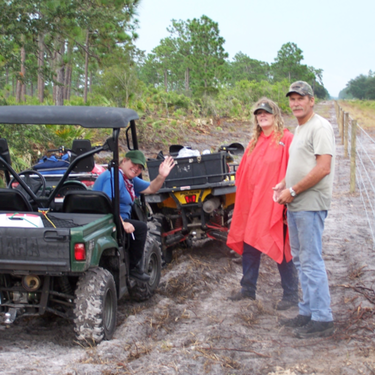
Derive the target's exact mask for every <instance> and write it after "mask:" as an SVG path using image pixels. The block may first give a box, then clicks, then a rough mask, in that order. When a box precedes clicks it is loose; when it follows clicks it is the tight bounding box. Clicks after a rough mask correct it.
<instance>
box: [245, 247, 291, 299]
mask: <svg viewBox="0 0 375 375" xmlns="http://www.w3.org/2000/svg"><path fill="white" fill-rule="evenodd" d="M261 255H262V253H261V252H260V251H259V250H257V249H256V248H255V247H252V246H250V245H249V244H247V243H244V248H243V254H242V268H243V277H242V279H241V286H242V289H241V292H242V293H243V294H245V295H248V296H251V297H253V298H255V292H256V289H257V280H258V275H259V265H260V257H261ZM277 267H278V269H279V273H280V277H281V286H282V288H283V291H284V293H283V300H288V301H293V302H298V277H297V271H296V268H295V266H294V264H293V262H292V261H290V262H288V263H287V262H286V261H285V259H284V260H283V262H282V263H281V264H277Z"/></svg>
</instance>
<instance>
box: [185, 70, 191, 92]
mask: <svg viewBox="0 0 375 375" xmlns="http://www.w3.org/2000/svg"><path fill="white" fill-rule="evenodd" d="M189 89H190V70H189V68H186V70H185V91H186V92H188V91H189Z"/></svg>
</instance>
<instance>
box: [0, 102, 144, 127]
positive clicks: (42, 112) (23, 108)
mask: <svg viewBox="0 0 375 375" xmlns="http://www.w3.org/2000/svg"><path fill="white" fill-rule="evenodd" d="M137 119H138V115H137V113H136V112H135V111H133V110H132V109H127V108H114V107H87V106H43V105H41V106H38V105H36V106H31V105H16V106H0V124H35V125H40V124H47V125H49V124H51V125H80V126H82V127H84V128H111V129H114V128H126V127H127V125H128V123H129V122H130V121H132V120H137Z"/></svg>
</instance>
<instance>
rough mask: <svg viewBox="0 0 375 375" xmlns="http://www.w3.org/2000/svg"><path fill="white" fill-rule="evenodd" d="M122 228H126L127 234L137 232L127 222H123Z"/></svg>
mask: <svg viewBox="0 0 375 375" xmlns="http://www.w3.org/2000/svg"><path fill="white" fill-rule="evenodd" d="M122 226H123V227H124V230H125V232H126V233H133V232H134V231H135V228H134V226H133V224H131V223H128V222H126V221H123V222H122Z"/></svg>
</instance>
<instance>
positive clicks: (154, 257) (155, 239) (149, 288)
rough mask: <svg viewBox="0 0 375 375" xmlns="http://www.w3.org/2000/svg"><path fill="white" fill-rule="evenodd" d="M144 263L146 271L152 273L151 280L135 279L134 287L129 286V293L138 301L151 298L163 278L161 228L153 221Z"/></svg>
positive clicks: (149, 223) (149, 225)
mask: <svg viewBox="0 0 375 375" xmlns="http://www.w3.org/2000/svg"><path fill="white" fill-rule="evenodd" d="M147 226H148V228H149V230H148V232H147V238H146V244H145V253H144V262H145V263H144V264H145V268H144V269H145V272H146V273H147V274H148V275H150V280H149V281H147V282H142V281H138V280H135V283H134V285H133V286H132V287H129V295H130V297H131V298H132V299H134V300H136V301H145V300H147V299H149V298H150V297H151V296H152V295H153V293H154V292H155V290H156V288H157V287H158V286H159V282H160V278H161V250H160V229H158V225H157V224H155V223H153V222H148V223H147Z"/></svg>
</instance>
